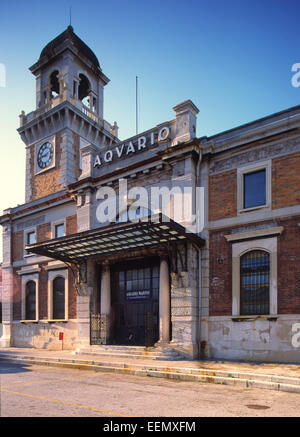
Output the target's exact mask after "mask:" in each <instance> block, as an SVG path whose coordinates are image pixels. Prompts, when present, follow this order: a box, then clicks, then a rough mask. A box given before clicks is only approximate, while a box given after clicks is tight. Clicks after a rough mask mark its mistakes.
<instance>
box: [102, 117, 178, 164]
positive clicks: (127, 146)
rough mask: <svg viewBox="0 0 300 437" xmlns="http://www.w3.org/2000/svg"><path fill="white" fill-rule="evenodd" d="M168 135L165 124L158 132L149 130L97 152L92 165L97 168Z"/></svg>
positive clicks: (146, 146) (167, 128)
mask: <svg viewBox="0 0 300 437" xmlns="http://www.w3.org/2000/svg"><path fill="white" fill-rule="evenodd" d="M169 136H170V128H169V127H167V126H164V127H162V128H161V129H160V130H159V131H158V132H151V133H150V134H149V135H147V136H146V135H141V136H139V137H137V138H134V139H133V140H132V141H129V142H128V143H126V142H125V143H123V144H120V145H119V146H116V147H115V148H114V149H110V150H107V151H106V152H104V153H103V154H102V155H100V154H98V155H96V157H95V160H94V167H96V168H99V167H101V165H102V164H106V163H109V162H112V161H113V160H114V159H120V158H122V157H126V156H130V155H131V154H134V153H137V152H140V151H142V150H145V149H147V148H148V147H151V146H153V145H154V144H155V139H156V138H157V140H158V141H159V142H160V141H165V140H167V139H168V138H169Z"/></svg>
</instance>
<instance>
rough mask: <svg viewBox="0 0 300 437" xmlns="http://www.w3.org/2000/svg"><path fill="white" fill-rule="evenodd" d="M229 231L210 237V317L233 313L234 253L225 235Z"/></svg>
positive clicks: (212, 234)
mask: <svg viewBox="0 0 300 437" xmlns="http://www.w3.org/2000/svg"><path fill="white" fill-rule="evenodd" d="M228 233H230V232H229V230H228V229H227V230H226V231H224V230H221V231H214V232H210V235H209V265H210V269H209V315H210V316H222V315H231V313H232V253H231V245H230V244H229V243H227V241H226V240H225V238H224V235H227V234H228Z"/></svg>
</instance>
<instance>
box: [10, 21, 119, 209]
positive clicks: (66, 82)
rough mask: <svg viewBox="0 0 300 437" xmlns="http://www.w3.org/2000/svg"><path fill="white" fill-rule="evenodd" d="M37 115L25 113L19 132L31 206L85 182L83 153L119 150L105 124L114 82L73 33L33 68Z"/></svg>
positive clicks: (47, 51) (49, 46) (65, 35)
mask: <svg viewBox="0 0 300 437" xmlns="http://www.w3.org/2000/svg"><path fill="white" fill-rule="evenodd" d="M30 71H31V72H32V73H33V74H34V76H35V77H36V109H35V110H34V111H33V112H30V113H29V114H25V113H24V111H22V113H21V115H20V128H19V129H18V132H19V134H20V136H21V138H22V140H23V141H24V143H25V145H26V196H25V197H26V202H30V201H32V200H35V199H38V198H41V197H44V196H48V195H50V194H53V193H56V192H59V191H63V190H65V189H66V188H67V186H68V185H69V184H71V183H73V182H75V181H76V180H78V179H79V178H80V175H81V150H82V149H83V148H84V147H85V146H87V145H92V146H94V147H95V148H99V150H100V149H102V148H103V147H106V146H107V145H110V146H112V145H114V144H115V145H117V144H118V143H119V140H118V138H117V126H116V123H115V124H114V125H113V126H111V125H110V124H109V123H108V122H106V121H105V120H104V119H103V90H104V86H105V85H106V84H107V83H108V82H109V79H108V78H107V77H106V76H105V74H104V73H103V72H102V69H101V67H100V64H99V61H98V59H97V57H96V55H95V54H94V53H93V51H92V50H91V49H90V48H89V47H88V46H87V45H86V44H85V43H84V42H83V41H82V40H81V39H80V38H79V37H78V36H77V35H76V34H75V33H74V30H73V27H72V26H68V28H67V29H66V30H65V31H64V32H62V33H61V34H60V35H58V36H57V37H56V38H54V39H53V40H52V41H51V42H49V43H48V44H47V45H46V46H45V47H44V49H43V50H42V52H41V54H40V57H39V59H38V61H37V62H36V63H35V64H34V65H32V67H30Z"/></svg>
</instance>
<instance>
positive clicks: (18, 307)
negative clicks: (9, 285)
mask: <svg viewBox="0 0 300 437" xmlns="http://www.w3.org/2000/svg"><path fill="white" fill-rule="evenodd" d="M13 273H14V276H13V320H21V316H22V313H21V311H22V288H21V276H19V275H18V274H17V273H16V269H14V270H13Z"/></svg>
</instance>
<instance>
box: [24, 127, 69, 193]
mask: <svg viewBox="0 0 300 437" xmlns="http://www.w3.org/2000/svg"><path fill="white" fill-rule="evenodd" d="M61 141H62V138H61V134H60V132H59V133H57V134H56V137H55V167H54V168H52V169H49V170H47V171H45V172H43V173H40V174H38V175H36V174H35V145H33V146H31V160H30V165H31V180H32V199H31V200H34V199H39V198H40V197H43V196H47V195H48V194H52V193H56V192H57V191H60V190H61V189H62V187H61V185H60V183H59V176H60V168H59V165H60V160H61Z"/></svg>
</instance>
